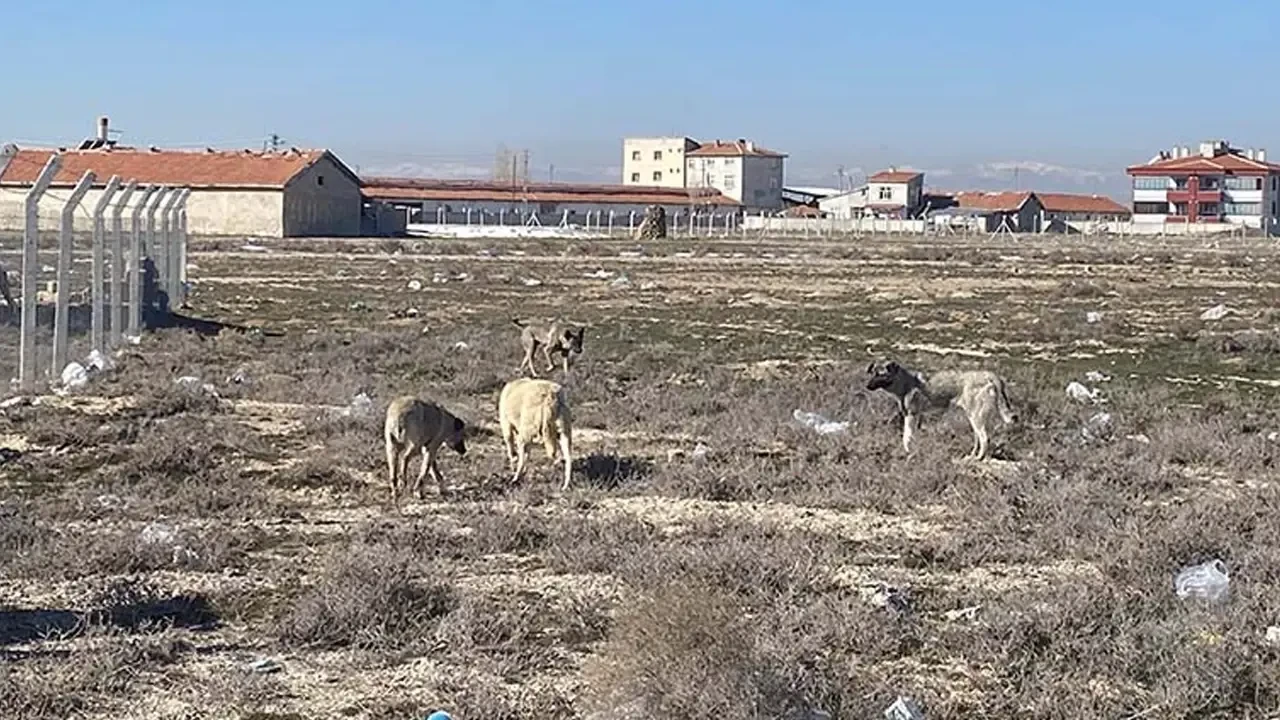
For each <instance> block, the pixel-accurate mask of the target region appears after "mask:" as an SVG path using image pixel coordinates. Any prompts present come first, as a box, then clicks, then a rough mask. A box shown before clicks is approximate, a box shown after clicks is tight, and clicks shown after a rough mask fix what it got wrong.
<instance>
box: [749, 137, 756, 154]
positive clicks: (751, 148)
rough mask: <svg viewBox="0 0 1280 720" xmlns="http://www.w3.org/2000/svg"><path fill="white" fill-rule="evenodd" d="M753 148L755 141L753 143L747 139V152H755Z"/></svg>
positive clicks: (754, 147)
mask: <svg viewBox="0 0 1280 720" xmlns="http://www.w3.org/2000/svg"><path fill="white" fill-rule="evenodd" d="M755 150H756V144H755V143H753V142H751V141H750V140H748V141H747V152H755Z"/></svg>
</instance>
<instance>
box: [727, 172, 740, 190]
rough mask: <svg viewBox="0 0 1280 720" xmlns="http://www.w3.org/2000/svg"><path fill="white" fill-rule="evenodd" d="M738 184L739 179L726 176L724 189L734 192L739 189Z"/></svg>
mask: <svg viewBox="0 0 1280 720" xmlns="http://www.w3.org/2000/svg"><path fill="white" fill-rule="evenodd" d="M737 182H738V179H737V178H735V177H734V176H732V175H725V176H724V189H725V190H732V189H734V188H735V187H737Z"/></svg>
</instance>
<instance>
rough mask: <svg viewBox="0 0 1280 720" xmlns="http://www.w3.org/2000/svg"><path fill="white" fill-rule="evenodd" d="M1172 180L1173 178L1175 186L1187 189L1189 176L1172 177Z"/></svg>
mask: <svg viewBox="0 0 1280 720" xmlns="http://www.w3.org/2000/svg"><path fill="white" fill-rule="evenodd" d="M1172 180H1173V186H1174V187H1175V188H1177V189H1179V190H1186V189H1187V178H1186V176H1183V177H1176V178H1172Z"/></svg>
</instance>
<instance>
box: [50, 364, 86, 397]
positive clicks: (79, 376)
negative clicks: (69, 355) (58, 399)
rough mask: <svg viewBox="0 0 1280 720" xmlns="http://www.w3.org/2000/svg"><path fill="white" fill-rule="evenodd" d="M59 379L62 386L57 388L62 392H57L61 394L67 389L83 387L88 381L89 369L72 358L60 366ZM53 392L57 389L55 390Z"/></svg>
mask: <svg viewBox="0 0 1280 720" xmlns="http://www.w3.org/2000/svg"><path fill="white" fill-rule="evenodd" d="M59 379H60V380H61V381H62V387H61V388H59V389H60V390H62V392H60V393H58V394H60V395H63V394H66V392H67V391H69V390H74V389H75V388H79V387H84V386H85V385H86V384H87V383H88V382H89V371H88V370H86V369H85V367H84V366H83V365H81V364H80V363H78V362H76V361H74V360H72V361H71V362H69V363H67V366H66V367H64V368H62V376H61V377H60V378H59ZM54 392H58V391H57V390H55V391H54Z"/></svg>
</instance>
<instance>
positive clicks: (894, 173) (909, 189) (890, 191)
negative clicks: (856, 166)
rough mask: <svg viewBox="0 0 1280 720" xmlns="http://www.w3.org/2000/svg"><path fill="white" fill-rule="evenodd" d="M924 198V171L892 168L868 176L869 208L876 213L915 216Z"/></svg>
mask: <svg viewBox="0 0 1280 720" xmlns="http://www.w3.org/2000/svg"><path fill="white" fill-rule="evenodd" d="M923 199H924V173H922V172H917V171H915V170H898V169H896V168H890V169H888V170H881V171H880V172H878V173H876V174H874V175H872V176H871V177H869V178H867V204H866V207H867V209H868V210H870V211H872V212H873V213H875V214H876V215H879V216H884V217H894V218H898V219H906V218H909V217H913V216H914V215H915V214H916V211H917V210H919V208H920V205H921V202H922V201H923Z"/></svg>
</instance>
